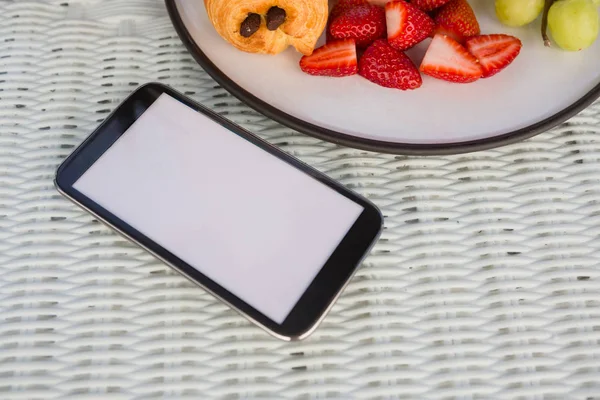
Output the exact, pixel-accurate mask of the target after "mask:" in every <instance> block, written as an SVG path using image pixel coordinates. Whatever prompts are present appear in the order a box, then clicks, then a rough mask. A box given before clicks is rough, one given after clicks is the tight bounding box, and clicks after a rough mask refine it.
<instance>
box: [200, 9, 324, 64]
mask: <svg viewBox="0 0 600 400" xmlns="http://www.w3.org/2000/svg"><path fill="white" fill-rule="evenodd" d="M204 5H205V7H206V11H207V14H208V18H209V20H210V21H211V23H212V24H213V26H214V27H215V29H216V31H217V33H218V34H219V35H220V36H221V37H223V39H225V40H226V41H228V42H229V43H231V44H232V45H233V46H235V47H236V48H238V49H239V50H242V51H245V52H248V53H262V54H278V53H280V52H282V51H283V50H285V49H286V48H287V47H288V46H293V47H295V48H296V50H297V51H299V52H300V53H302V54H304V55H310V54H312V52H313V50H314V48H315V45H316V43H317V40H318V39H319V37H320V36H321V34H322V33H323V31H324V30H325V26H326V25H327V17H328V14H329V5H328V0H204Z"/></svg>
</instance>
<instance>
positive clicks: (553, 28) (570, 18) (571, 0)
mask: <svg viewBox="0 0 600 400" xmlns="http://www.w3.org/2000/svg"><path fill="white" fill-rule="evenodd" d="M548 29H549V31H550V34H551V35H552V39H554V42H555V43H556V44H557V45H558V46H559V47H560V48H561V49H563V50H568V51H578V50H583V49H586V48H588V47H590V46H591V45H592V44H593V43H594V42H595V41H596V38H597V37H598V29H599V21H598V9H597V8H596V6H595V5H594V2H593V1H592V0H559V1H556V2H554V4H552V6H551V7H550V9H549V10H548Z"/></svg>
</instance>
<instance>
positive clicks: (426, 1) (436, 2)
mask: <svg viewBox="0 0 600 400" xmlns="http://www.w3.org/2000/svg"><path fill="white" fill-rule="evenodd" d="M449 1H450V0H412V1H411V3H412V4H414V5H415V6H416V7H418V8H420V9H421V10H423V11H427V12H429V11H433V10H435V9H436V8H440V7H441V6H443V5H444V4H446V3H448V2H449Z"/></svg>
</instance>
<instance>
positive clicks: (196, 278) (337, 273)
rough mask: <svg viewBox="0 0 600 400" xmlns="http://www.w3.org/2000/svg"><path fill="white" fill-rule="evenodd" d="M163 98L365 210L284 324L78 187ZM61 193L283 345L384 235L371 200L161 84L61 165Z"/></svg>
mask: <svg viewBox="0 0 600 400" xmlns="http://www.w3.org/2000/svg"><path fill="white" fill-rule="evenodd" d="M163 93H165V94H167V95H169V96H171V97H173V98H174V99H176V100H178V101H180V102H182V103H183V104H185V105H187V106H188V107H190V108H192V109H194V110H195V111H197V112H200V113H202V114H204V115H205V116H207V117H209V118H210V119H212V120H213V121H214V122H216V123H218V124H220V125H221V126H223V127H225V128H226V129H228V130H230V131H231V132H232V133H234V134H236V135H238V136H240V137H242V138H244V139H245V140H248V141H249V142H251V143H253V144H254V145H256V146H258V147H259V148H261V149H263V150H264V151H266V152H268V153H270V154H271V155H273V156H275V157H278V158H279V159H281V160H283V161H285V162H287V163H288V164H290V165H292V166H294V167H295V168H297V169H299V170H301V171H303V172H304V173H306V174H308V175H310V176H311V177H313V178H314V179H316V180H317V181H319V182H321V183H322V184H324V185H326V186H328V187H330V188H331V189H333V190H335V191H336V192H338V193H340V194H341V195H343V196H345V197H347V198H349V199H351V200H352V201H354V202H356V203H358V204H359V205H361V206H362V207H363V212H362V213H361V214H360V216H359V217H358V219H357V220H356V222H355V223H354V225H353V226H352V227H351V228H350V230H349V231H348V233H347V234H346V236H345V237H344V238H343V239H342V241H341V242H340V244H339V245H338V247H337V248H336V249H335V251H334V252H333V254H332V255H331V257H330V258H329V259H328V260H327V262H326V263H325V265H324V266H323V267H322V268H321V270H320V271H319V273H318V274H317V275H316V277H315V278H314V280H313V281H312V283H311V284H310V285H309V286H308V288H307V289H306V291H305V292H304V294H303V295H302V296H301V297H300V299H299V300H298V302H297V303H296V304H295V306H294V307H293V309H292V311H291V312H290V313H289V314H288V316H287V318H286V319H285V320H284V321H283V323H281V324H279V323H277V322H275V321H273V320H272V319H270V318H268V317H267V316H266V315H264V314H262V313H261V312H259V311H258V310H256V309H255V308H254V307H252V306H250V305H249V304H248V303H246V302H245V301H243V300H242V299H240V298H239V297H237V296H236V295H234V294H233V293H231V292H229V291H228V290H227V289H225V288H224V287H222V286H221V285H219V284H217V283H216V282H214V281H213V280H211V279H210V278H208V277H207V276H206V275H204V274H202V273H201V272H200V271H199V270H198V269H196V268H194V267H192V266H191V265H189V264H187V263H186V262H184V261H183V260H181V259H180V258H178V257H177V256H176V255H175V254H173V253H171V252H170V251H168V250H166V249H165V248H163V247H162V246H160V245H158V244H157V243H155V242H154V241H152V240H150V239H149V238H148V237H147V236H145V235H144V234H143V233H141V232H139V231H137V230H136V229H134V228H133V227H131V226H130V225H129V224H127V222H126V221H123V220H121V219H120V218H118V217H116V216H115V215H113V214H112V213H110V212H109V211H108V210H106V209H105V208H103V207H102V206H100V205H99V204H97V203H96V202H94V201H93V200H92V199H90V198H88V197H87V196H85V195H83V194H82V193H81V192H79V191H77V190H76V189H75V188H74V187H73V185H74V183H75V182H76V181H77V180H78V179H79V177H81V176H82V175H83V174H84V173H85V172H86V171H87V169H88V168H90V167H91V166H92V165H93V164H94V163H95V162H96V161H97V160H98V159H99V158H100V157H101V156H102V154H104V152H106V151H107V150H108V149H109V148H110V147H111V146H112V145H113V144H114V143H115V142H116V141H117V140H118V139H119V137H121V135H123V134H124V133H125V132H126V131H127V130H128V129H129V127H130V126H131V125H132V124H133V123H134V122H135V121H136V120H137V119H138V118H139V117H140V116H141V115H142V114H143V113H144V112H145V111H146V110H147V109H148V107H150V105H152V103H153V102H154V101H155V100H156V99H158V97H159V96H160V95H162V94H163ZM54 183H55V186H56V188H57V190H58V191H59V192H60V193H61V194H63V195H64V196H65V197H67V198H68V199H69V200H71V201H73V202H74V203H75V204H77V205H78V206H80V207H81V208H83V209H84V210H86V211H88V212H89V213H91V214H92V215H94V216H95V217H96V218H97V219H98V220H99V221H101V222H103V223H105V224H106V225H108V226H109V227H111V228H112V229H114V230H115V231H117V232H118V233H120V234H121V235H123V236H125V237H126V238H128V239H130V240H132V241H133V242H134V243H136V244H137V245H139V246H141V247H142V248H144V249H146V250H147V251H149V252H150V253H151V254H153V255H154V256H156V257H157V258H159V259H161V260H163V261H164V262H166V263H167V264H168V265H169V266H171V267H172V268H174V269H175V270H177V271H179V272H180V273H181V274H183V275H184V276H186V277H187V278H189V279H190V280H192V281H193V282H194V283H196V284H198V285H199V286H201V287H202V288H204V289H206V290H207V291H209V292H210V293H211V294H213V295H214V296H215V297H217V298H218V299H220V300H221V301H223V302H225V303H226V304H228V305H229V306H230V307H232V308H233V309H235V310H236V311H238V312H239V313H241V314H242V315H243V316H245V317H246V318H247V319H249V320H250V321H252V322H254V323H257V324H258V325H259V326H261V327H262V328H263V329H266V330H267V331H268V332H269V333H271V334H273V335H274V336H276V337H278V338H280V339H284V340H300V339H303V338H305V337H306V336H308V335H309V334H310V333H312V331H314V329H315V328H316V327H317V325H318V324H319V323H320V321H321V320H322V319H323V318H324V317H325V315H326V314H327V312H328V311H329V309H330V308H331V306H332V305H333V303H334V302H335V300H336V299H337V297H338V296H339V295H340V293H341V292H342V290H343V289H344V288H345V286H346V285H347V283H348V281H349V280H350V278H351V277H352V275H353V274H354V273H355V271H356V269H357V268H358V266H359V265H360V264H361V263H362V261H363V259H364V257H365V256H366V255H367V254H368V253H369V251H370V250H371V248H372V247H373V245H374V244H375V243H376V241H377V240H378V238H379V236H380V234H381V232H382V230H383V221H384V220H383V216H382V214H381V212H380V210H379V209H378V208H377V207H376V206H375V205H374V204H373V203H372V202H370V201H369V200H367V199H366V198H364V197H363V196H360V195H358V194H357V193H355V192H353V191H351V190H349V189H348V188H346V187H344V186H343V185H341V184H340V183H338V182H336V181H334V180H333V179H331V178H329V177H328V176H327V175H325V174H323V173H321V172H319V171H317V170H316V169H314V168H312V167H310V166H308V165H307V164H305V163H303V162H302V161H300V160H298V159H296V158H295V157H292V156H291V155H289V154H287V153H285V152H284V151H282V150H280V149H278V148H276V147H274V146H273V145H271V144H269V143H268V142H266V141H264V140H263V139H261V138H259V137H258V136H256V135H254V134H252V133H251V132H249V131H247V130H245V129H243V128H242V127H240V126H239V125H236V124H234V123H233V122H231V121H229V120H227V119H225V118H224V117H222V116H220V115H219V114H217V113H215V112H213V111H212V110H210V109H208V108H206V107H204V106H202V105H200V104H198V103H196V102H194V101H193V100H191V99H190V98H188V97H186V96H184V95H183V94H181V93H179V92H177V91H176V90H174V89H172V88H170V87H168V86H166V85H163V84H160V83H155V82H152V83H148V84H145V85H143V86H140V87H139V88H138V89H136V90H135V91H134V92H133V93H132V94H131V95H129V96H128V97H127V98H126V99H125V100H124V101H123V102H122V103H121V104H120V105H119V106H118V107H117V108H116V109H115V110H114V111H113V112H112V113H111V114H110V115H109V116H108V117H107V118H106V119H105V120H104V122H102V123H101V124H100V126H99V127H98V128H97V129H96V130H95V131H94V132H92V133H91V134H90V135H89V136H88V138H87V139H86V140H85V141H83V143H81V145H80V146H78V147H77V148H76V149H75V150H74V151H73V152H72V153H71V154H70V155H69V156H68V157H67V158H66V159H65V160H64V161H63V163H62V164H61V165H60V166H59V168H58V169H57V172H56V177H55V180H54Z"/></svg>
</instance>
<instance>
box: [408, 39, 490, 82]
mask: <svg viewBox="0 0 600 400" xmlns="http://www.w3.org/2000/svg"><path fill="white" fill-rule="evenodd" d="M419 69H420V71H421V72H422V73H424V74H426V75H429V76H432V77H434V78H438V79H443V80H446V81H450V82H456V83H468V82H474V81H476V80H477V79H479V78H481V76H482V74H483V70H482V69H481V65H479V62H478V61H477V59H476V58H475V57H474V56H473V55H472V54H471V53H469V52H468V51H467V49H465V48H464V47H463V46H461V44H460V43H458V42H457V41H456V40H454V39H452V38H451V37H449V36H446V35H439V34H438V35H435V36H434V37H433V40H432V41H431V44H430V45H429V48H428V49H427V53H425V57H424V58H423V62H422V63H421V67H420V68H419Z"/></svg>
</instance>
